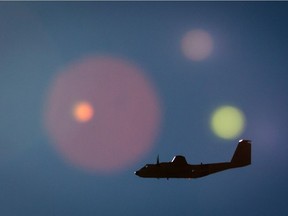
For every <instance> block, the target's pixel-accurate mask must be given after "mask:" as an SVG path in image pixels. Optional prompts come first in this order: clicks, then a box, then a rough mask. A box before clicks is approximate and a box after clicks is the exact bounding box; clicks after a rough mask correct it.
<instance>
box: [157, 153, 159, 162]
mask: <svg viewBox="0 0 288 216" xmlns="http://www.w3.org/2000/svg"><path fill="white" fill-rule="evenodd" d="M157 164H159V154H158V156H157Z"/></svg>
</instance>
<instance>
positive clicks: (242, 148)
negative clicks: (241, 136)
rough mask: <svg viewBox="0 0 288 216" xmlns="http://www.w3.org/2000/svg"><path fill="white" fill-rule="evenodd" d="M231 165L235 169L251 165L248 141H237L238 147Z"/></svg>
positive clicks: (249, 142) (249, 143)
mask: <svg viewBox="0 0 288 216" xmlns="http://www.w3.org/2000/svg"><path fill="white" fill-rule="evenodd" d="M231 164H232V165H233V166H235V167H242V166H247V165H249V164H251V141H250V140H239V143H238V146H237V148H236V150H235V153H234V155H233V157H232V160H231Z"/></svg>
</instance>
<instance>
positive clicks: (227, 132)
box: [210, 106, 245, 139]
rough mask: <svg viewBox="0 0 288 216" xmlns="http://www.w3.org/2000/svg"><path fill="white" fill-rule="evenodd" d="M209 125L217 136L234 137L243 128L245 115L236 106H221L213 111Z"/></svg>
mask: <svg viewBox="0 0 288 216" xmlns="http://www.w3.org/2000/svg"><path fill="white" fill-rule="evenodd" d="M210 127H211V129H212V131H213V132H214V134H215V135H217V136H218V137H220V138H223V139H234V138H237V137H238V136H239V135H241V133H242V132H243V130H244V127H245V116H244V114H243V112H242V111H241V110H239V109H238V108H236V107H233V106H221V107H219V108H217V109H216V110H215V111H214V112H213V114H212V116H211V120H210Z"/></svg>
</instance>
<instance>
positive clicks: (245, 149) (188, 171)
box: [135, 140, 251, 179]
mask: <svg viewBox="0 0 288 216" xmlns="http://www.w3.org/2000/svg"><path fill="white" fill-rule="evenodd" d="M250 164H251V141H250V140H239V143H238V146H237V148H236V150H235V152H234V155H233V157H232V159H231V161H230V162H222V163H211V164H202V163H201V164H197V165H193V164H188V163H187V161H186V159H185V157H183V156H181V155H177V156H175V157H174V158H173V160H172V161H171V162H163V163H160V162H159V156H158V157H157V163H156V164H146V165H145V166H144V167H143V168H141V169H139V170H138V171H136V172H135V175H137V176H140V177H144V178H167V179H169V178H200V177H203V176H207V175H210V174H213V173H216V172H220V171H223V170H227V169H232V168H238V167H244V166H247V165H250Z"/></svg>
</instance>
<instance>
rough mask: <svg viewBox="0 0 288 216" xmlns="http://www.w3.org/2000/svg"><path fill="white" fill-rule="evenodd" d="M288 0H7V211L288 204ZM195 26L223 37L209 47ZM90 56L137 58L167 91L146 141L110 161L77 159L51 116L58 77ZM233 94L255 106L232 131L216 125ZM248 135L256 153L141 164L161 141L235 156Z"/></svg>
mask: <svg viewBox="0 0 288 216" xmlns="http://www.w3.org/2000/svg"><path fill="white" fill-rule="evenodd" d="M287 11H288V3H287V2H60V3H58V2H46V3H45V2H30V3H28V2H27V3H26V2H25V3H19V2H18V3H15V2H12V3H10V2H1V3H0V30H1V31H0V89H1V91H0V104H1V105H0V141H1V142H0V170H1V172H0V173H1V177H0V214H1V215H5V216H15V215H22V216H32V215H41V216H50V215H61V216H80V215H81V216H84V215H85V216H89V215H101V216H105V215H107V216H110V215H139V216H141V215H166V216H170V215H286V214H287V213H288V206H287V193H288V186H287V181H288V172H287V170H288V157H287V153H288V143H287V139H288V133H287V129H288V112H287V110H288V100H287V93H288V85H287V84H288V83H287V80H288V61H287V55H288V29H287V26H288V13H287ZM193 29H202V30H204V31H206V32H208V33H209V34H210V36H211V37H212V39H213V51H212V53H211V55H210V56H209V57H207V58H206V59H204V60H202V61H193V60H190V59H188V58H186V57H185V56H184V54H183V52H182V50H181V40H182V38H183V36H184V35H185V34H186V33H187V32H189V31H191V30H193ZM91 56H92V57H93V56H94V57H95V56H98V57H99V56H110V57H113V58H116V59H124V60H125V61H128V62H130V63H131V64H133V65H136V66H137V68H139V70H141V71H142V72H141V74H142V75H143V76H144V77H146V78H147V80H148V81H147V82H148V83H149V86H151V88H152V89H153V92H154V93H155V97H156V98H158V99H157V100H159V101H158V105H159V113H160V114H159V116H161V117H159V119H160V120H159V125H158V126H155V131H157V136H156V138H155V139H152V138H151V140H152V141H149V142H150V143H149V145H150V147H149V149H148V150H146V151H145V152H144V153H143V154H142V155H141V156H139V158H136V159H135V158H134V159H133V160H132V162H130V163H129V164H126V165H125V166H123V167H121V168H119V169H118V168H117V169H116V170H107V172H102V171H97V170H94V171H91V170H86V169H83V168H79V167H77V166H74V165H73V163H71V162H69V161H67V160H66V159H65V158H64V157H63V155H62V153H61V152H60V151H58V150H57V147H56V148H55V146H56V145H57V144H56V145H55V143H54V142H55V141H53V138H51V135H49V132H47V128H46V127H45V122H46V120H45V110H46V108H47V103H49V102H47V101H49V92H50V91H51V88H52V87H51V86H52V83H53V82H54V80H55V79H57V77H58V76H59V74H60V73H61V71H63V70H65V69H63V68H66V67H69V65H73V64H77V62H79V61H81V59H86V58H89V57H91ZM75 62H76V63H75ZM127 79H128V78H127ZM75 88H76V89H77V88H79V87H77V86H75ZM132 91H133V90H132ZM71 95H72V96H73V94H72V93H71ZM226 104H228V105H232V106H235V107H237V108H239V109H240V110H242V112H243V113H244V115H245V117H246V126H245V128H244V131H243V133H242V134H241V135H239V136H237V137H235V138H234V139H230V140H225V139H221V138H219V137H217V136H216V135H215V134H214V133H213V132H212V131H211V129H210V125H209V121H210V117H211V114H212V113H213V111H214V110H215V109H216V108H217V107H219V106H222V105H226ZM144 105H145V104H144ZM115 110H118V109H117V107H116V108H115V109H114V111H113V112H116V111H115ZM119 110H120V108H119ZM68 112H70V111H69V110H67V113H68ZM97 114H98V113H97ZM95 115H96V114H95ZM100 115H101V114H100ZM148 117H149V116H148ZM144 119H145V118H144ZM110 121H111V122H112V124H113V123H114V120H113V119H110ZM115 122H117V121H116V120H115ZM156 122H157V121H156ZM74 124H76V123H75V122H74ZM115 124H116V123H115ZM118 124H119V121H118ZM130 126H131V125H130ZM132 126H133V125H132ZM136 128H137V127H136ZM140 128H141V127H140ZM89 130H90V131H91V130H92V131H93V128H92V129H91V128H90V129H89ZM107 133H108V132H107ZM155 133H156V132H155ZM148 134H149V133H148ZM71 136H72V134H71ZM111 136H113V133H111ZM241 138H247V139H251V140H252V150H253V155H252V165H251V166H249V167H245V168H242V169H235V170H229V171H226V172H222V173H218V174H215V175H211V176H207V177H205V178H200V179H192V180H185V179H184V180H183V179H178V180H177V179H176V180H175V179H170V180H169V181H167V180H166V179H161V180H157V179H142V178H139V177H137V176H135V175H134V173H133V172H134V171H135V170H137V169H139V168H140V167H142V166H143V165H144V164H145V163H154V162H155V161H156V157H157V154H160V161H170V160H171V159H172V157H173V156H174V155H175V154H183V155H185V156H186V159H187V161H188V162H189V163H200V162H203V163H210V162H220V161H228V160H230V158H231V157H232V154H233V152H234V149H235V147H236V144H237V142H238V140H239V139H241ZM96 140H97V138H96ZM148 140H149V139H148ZM147 142H148V141H147ZM128 152H129V150H128ZM116 157H117V156H116Z"/></svg>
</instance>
